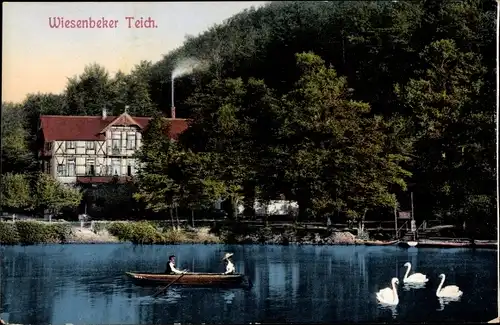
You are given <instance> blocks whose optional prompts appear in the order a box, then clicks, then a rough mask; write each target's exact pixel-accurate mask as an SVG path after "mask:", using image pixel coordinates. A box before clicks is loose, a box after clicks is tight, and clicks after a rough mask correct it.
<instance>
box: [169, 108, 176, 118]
mask: <svg viewBox="0 0 500 325" xmlns="http://www.w3.org/2000/svg"><path fill="white" fill-rule="evenodd" d="M170 118H172V119H174V118H175V107H174V106H172V108H171V109H170Z"/></svg>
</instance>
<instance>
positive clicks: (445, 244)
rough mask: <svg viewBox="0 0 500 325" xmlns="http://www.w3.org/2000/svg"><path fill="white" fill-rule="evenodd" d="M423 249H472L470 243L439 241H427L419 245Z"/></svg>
mask: <svg viewBox="0 0 500 325" xmlns="http://www.w3.org/2000/svg"><path fill="white" fill-rule="evenodd" d="M418 245H419V246H422V247H435V248H439V247H450V248H453V247H471V243H470V242H458V241H456V242H455V241H438V240H425V241H420V242H419V243H418Z"/></svg>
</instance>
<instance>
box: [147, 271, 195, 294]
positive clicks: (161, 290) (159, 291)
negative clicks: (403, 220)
mask: <svg viewBox="0 0 500 325" xmlns="http://www.w3.org/2000/svg"><path fill="white" fill-rule="evenodd" d="M186 274H187V272H186V273H182V274H181V276H179V277H178V278H177V279H175V280H174V281H172V282H170V283H169V284H167V286H165V287H163V288H161V289H160V290H158V291H157V292H156V293H155V294H154V295H153V298H156V297H157V296H158V295H159V294H160V293H162V292H163V291H165V290H167V289H168V287H170V286H171V285H172V284H174V283H175V282H177V281H178V280H179V279H180V278H182V277H183V276H184V275H186Z"/></svg>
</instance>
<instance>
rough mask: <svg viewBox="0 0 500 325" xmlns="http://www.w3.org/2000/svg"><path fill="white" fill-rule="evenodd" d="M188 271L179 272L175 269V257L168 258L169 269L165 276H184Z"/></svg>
mask: <svg viewBox="0 0 500 325" xmlns="http://www.w3.org/2000/svg"><path fill="white" fill-rule="evenodd" d="M186 272H187V270H182V271H181V270H178V269H177V268H176V267H175V255H170V256H169V257H168V263H167V268H166V270H165V274H183V273H186Z"/></svg>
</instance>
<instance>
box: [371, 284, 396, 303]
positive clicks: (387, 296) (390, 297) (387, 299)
mask: <svg viewBox="0 0 500 325" xmlns="http://www.w3.org/2000/svg"><path fill="white" fill-rule="evenodd" d="M396 284H399V280H398V278H392V279H391V285H392V288H390V287H387V288H384V289H381V290H380V291H379V292H377V294H376V296H377V300H378V301H379V302H380V303H383V304H387V305H397V304H398V303H399V297H398V291H397V290H396Z"/></svg>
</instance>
